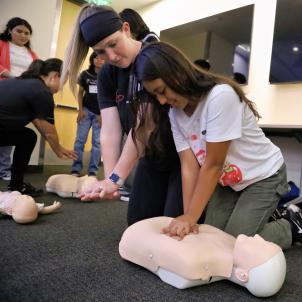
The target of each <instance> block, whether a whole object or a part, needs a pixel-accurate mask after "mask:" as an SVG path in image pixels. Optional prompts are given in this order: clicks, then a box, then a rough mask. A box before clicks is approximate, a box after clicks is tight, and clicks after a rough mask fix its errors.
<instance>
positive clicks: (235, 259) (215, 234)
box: [119, 217, 286, 297]
mask: <svg viewBox="0 0 302 302" xmlns="http://www.w3.org/2000/svg"><path fill="white" fill-rule="evenodd" d="M170 220H171V218H169V217H156V218H151V219H146V220H143V221H140V222H137V223H135V224H133V225H132V226H130V227H129V228H128V229H127V230H126V231H125V232H124V234H123V236H122V239H121V242H120V245H119V251H120V255H121V256H122V258H124V259H126V260H129V261H131V262H134V263H136V264H138V265H141V266H143V267H145V268H147V269H148V270H150V271H152V272H154V273H155V274H157V275H158V276H159V277H160V278H161V279H162V280H163V281H164V282H166V283H169V284H171V285H173V286H175V287H178V288H187V287H191V286H196V285H201V284H206V283H210V282H214V281H218V280H221V279H228V280H230V281H232V282H235V283H237V284H240V285H242V286H244V287H246V288H247V289H248V290H249V291H250V292H251V293H252V294H254V295H255V296H259V297H267V296H271V295H273V294H275V293H276V292H277V291H278V290H279V289H280V288H281V286H282V284H283V282H284V278H285V271H286V263H285V258H284V255H283V252H282V250H281V248H280V247H279V246H277V245H275V244H273V243H271V242H267V241H264V240H263V239H262V238H261V237H260V236H258V235H256V236H254V237H247V236H245V235H240V236H238V238H237V239H235V238H234V237H233V236H230V235H228V234H226V233H225V232H223V231H221V230H219V229H217V228H215V227H212V226H209V225H200V227H199V234H190V235H188V236H186V237H185V238H184V239H183V240H182V241H178V240H175V239H173V238H171V237H168V236H167V235H164V234H161V233H160V230H161V229H162V228H163V227H165V226H167V225H169V222H170ZM146 238H148V239H147V240H146Z"/></svg>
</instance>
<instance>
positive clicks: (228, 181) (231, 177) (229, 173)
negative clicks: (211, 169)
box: [219, 163, 242, 186]
mask: <svg viewBox="0 0 302 302" xmlns="http://www.w3.org/2000/svg"><path fill="white" fill-rule="evenodd" d="M241 181H242V172H241V170H240V168H239V167H238V166H236V165H234V164H230V163H225V164H224V167H223V170H222V174H221V176H220V179H219V183H220V184H221V185H222V186H231V185H235V184H238V183H239V182H241Z"/></svg>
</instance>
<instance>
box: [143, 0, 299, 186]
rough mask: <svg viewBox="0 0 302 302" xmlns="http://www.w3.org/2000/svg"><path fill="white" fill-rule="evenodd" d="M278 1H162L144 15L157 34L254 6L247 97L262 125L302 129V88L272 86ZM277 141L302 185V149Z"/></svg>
mask: <svg viewBox="0 0 302 302" xmlns="http://www.w3.org/2000/svg"><path fill="white" fill-rule="evenodd" d="M276 1H277V0H199V1H196V0H186V1H185V2H184V1H182V0H162V1H160V2H158V3H155V4H153V5H150V6H148V7H146V8H144V9H143V10H141V11H140V13H141V15H142V16H143V18H144V20H145V21H146V23H147V24H148V26H149V27H150V28H151V29H152V30H153V31H155V32H156V33H157V34H159V32H160V31H161V30H165V29H168V28H171V27H174V26H178V25H181V24H184V23H188V22H192V21H195V20H198V19H201V18H205V17H209V16H212V15H215V14H219V13H221V12H225V11H229V10H232V9H235V8H239V7H242V6H246V5H250V4H254V20H253V30H252V41H251V42H252V43H251V57H250V69H249V77H248V79H249V82H248V85H247V86H245V88H244V89H245V92H246V93H247V96H248V97H249V98H250V99H251V100H253V101H254V102H255V103H256V104H257V108H258V110H259V112H260V114H261V115H262V119H261V121H260V123H261V124H267V125H271V126H272V125H280V126H299V127H302V84H278V85H270V83H269V73H270V59H271V51H272V43H273V33H274V22H275V12H276ZM273 141H274V142H275V143H276V144H277V145H278V146H279V147H280V148H281V150H282V152H283V155H284V158H285V161H286V164H287V168H288V169H287V171H288V178H289V179H291V180H293V181H295V182H296V184H297V185H299V184H300V181H301V170H300V169H301V166H302V150H301V149H302V147H301V146H302V145H301V144H299V143H298V142H297V141H296V140H295V139H286V138H278V139H273Z"/></svg>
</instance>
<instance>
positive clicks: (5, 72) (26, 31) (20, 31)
mask: <svg viewBox="0 0 302 302" xmlns="http://www.w3.org/2000/svg"><path fill="white" fill-rule="evenodd" d="M31 35H32V27H31V25H30V24H29V23H28V22H27V21H26V20H24V19H22V18H19V17H15V18H12V19H10V20H9V21H8V22H7V24H6V28H5V30H4V31H3V32H2V33H1V34H0V80H5V79H9V78H12V77H17V76H19V75H20V74H21V73H22V72H24V71H25V70H26V69H27V68H28V66H29V65H30V63H31V62H32V61H33V60H36V59H37V58H38V57H37V55H36V53H34V52H33V50H32V49H31V46H30V38H31ZM11 151H12V147H0V178H2V179H4V180H10V178H11V171H10V168H11V160H10V154H11Z"/></svg>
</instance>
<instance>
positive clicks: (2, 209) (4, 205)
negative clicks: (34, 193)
mask: <svg viewBox="0 0 302 302" xmlns="http://www.w3.org/2000/svg"><path fill="white" fill-rule="evenodd" d="M60 207H61V203H60V202H58V201H54V203H53V204H52V205H50V206H44V203H36V202H35V201H34V199H33V198H32V197H31V196H28V195H22V194H21V193H20V192H17V191H13V192H0V214H3V215H8V216H11V217H12V218H13V220H14V221H15V222H16V223H20V224H26V223H31V222H34V221H35V220H36V219H37V218H38V215H39V214H50V213H52V212H54V211H56V210H57V209H59V208H60Z"/></svg>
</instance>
